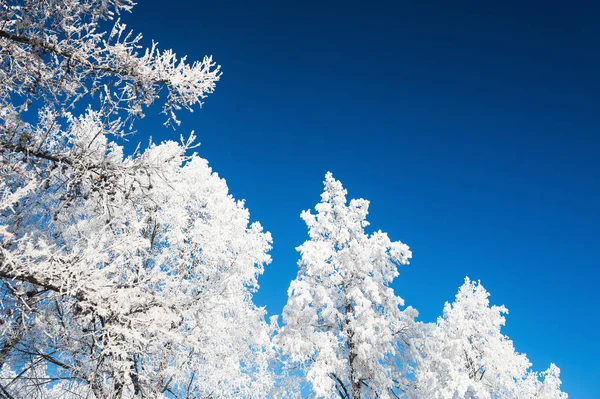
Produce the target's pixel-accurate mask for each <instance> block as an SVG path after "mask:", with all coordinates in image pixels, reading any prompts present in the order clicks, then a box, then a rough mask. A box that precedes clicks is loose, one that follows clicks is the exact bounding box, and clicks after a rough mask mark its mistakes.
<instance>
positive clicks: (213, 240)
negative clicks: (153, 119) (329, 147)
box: [0, 0, 273, 399]
mask: <svg viewBox="0 0 600 399" xmlns="http://www.w3.org/2000/svg"><path fill="white" fill-rule="evenodd" d="M132 5H133V3H132V2H131V1H130V0H119V1H117V0H47V1H38V0H17V1H11V2H2V3H1V4H0V15H1V17H2V18H1V20H0V176H1V179H0V294H1V295H2V301H1V304H0V305H1V306H0V368H1V372H0V396H5V397H9V398H11V397H12V398H32V397H36V395H37V397H58V396H60V394H59V392H60V391H62V390H64V391H65V392H63V396H60V397H67V393H66V391H69V392H70V391H73V392H74V393H73V392H72V393H73V395H81V396H83V397H89V398H93V397H96V398H98V399H99V398H117V397H119V398H126V397H151V398H155V397H178V398H199V397H203V398H205V397H213V398H217V397H218V398H239V397H244V398H254V397H264V396H265V395H266V394H267V392H268V391H269V389H270V387H271V385H272V383H273V381H272V377H271V373H270V372H269V370H268V360H269V356H270V354H271V350H270V330H269V326H268V325H267V323H266V322H265V320H264V310H263V309H261V308H257V307H256V306H255V305H254V304H253V302H252V292H253V291H254V290H255V289H256V288H257V281H256V280H257V277H258V275H259V274H260V273H262V271H263V266H264V264H265V263H267V262H269V260H270V258H269V255H268V254H267V251H268V250H269V248H270V242H271V239H270V235H269V234H268V233H265V232H263V231H262V228H261V226H260V225H259V224H258V223H253V224H250V223H249V214H248V211H247V210H246V209H245V208H244V204H243V202H239V201H236V200H235V199H234V198H232V196H231V195H230V194H229V193H228V189H227V185H226V183H225V181H224V180H222V179H221V178H219V177H218V176H217V175H216V174H215V173H214V172H212V170H211V169H210V168H209V167H208V164H207V162H206V161H205V160H203V159H201V158H200V157H198V156H197V155H194V154H190V150H192V148H193V147H194V145H193V135H192V137H191V138H190V139H189V140H183V139H181V142H180V143H176V142H173V141H169V142H165V143H162V144H153V143H150V144H149V145H148V146H147V149H145V150H143V151H142V150H138V151H135V152H134V153H132V154H130V155H125V154H124V152H125V151H124V149H123V147H122V146H121V145H120V144H121V143H120V142H119V140H120V138H121V137H123V136H126V135H128V134H130V132H131V123H133V122H134V121H135V119H136V118H139V117H142V116H143V109H144V108H145V107H148V106H150V105H152V103H153V102H154V101H155V100H156V99H157V98H158V95H159V93H160V94H162V95H164V96H165V97H166V101H165V103H164V105H163V112H164V113H165V114H166V116H167V122H169V123H175V124H177V119H176V116H175V111H177V110H179V109H181V108H186V109H191V107H192V106H194V105H197V104H200V101H201V100H202V99H203V98H204V97H205V96H206V95H207V94H209V93H211V92H212V91H213V89H214V87H215V82H216V81H217V80H218V78H219V75H220V72H219V68H218V67H216V66H215V65H214V64H213V63H212V61H211V59H210V58H208V57H207V58H205V59H204V61H202V62H199V63H193V64H191V65H190V64H187V63H185V62H184V59H177V58H176V57H175V55H174V54H173V53H172V52H171V51H168V50H167V51H159V50H158V49H157V47H156V46H155V45H153V46H152V48H151V49H148V50H144V49H143V48H141V46H140V40H141V37H140V36H135V35H132V34H131V33H128V32H126V30H125V26H124V25H123V24H121V23H120V22H119V21H114V20H113V18H114V17H115V15H116V14H118V13H120V12H123V11H129V10H130V9H131V7H132ZM111 23H112V24H113V28H112V30H111V31H110V32H109V33H105V32H103V31H102V27H103V26H109V25H110V24H111ZM83 104H86V106H85V107H84V105H83ZM31 113H34V115H36V114H37V117H32V115H31ZM57 395H58V396H57Z"/></svg>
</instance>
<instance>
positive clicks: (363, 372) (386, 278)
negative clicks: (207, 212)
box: [278, 173, 416, 399]
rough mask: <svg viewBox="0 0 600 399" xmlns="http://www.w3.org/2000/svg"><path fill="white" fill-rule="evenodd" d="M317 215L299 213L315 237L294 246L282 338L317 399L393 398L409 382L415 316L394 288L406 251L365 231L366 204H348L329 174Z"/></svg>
mask: <svg viewBox="0 0 600 399" xmlns="http://www.w3.org/2000/svg"><path fill="white" fill-rule="evenodd" d="M324 184H325V190H324V192H323V194H321V202H320V203H319V204H317V206H316V207H315V210H316V214H313V213H311V212H310V211H305V212H302V215H301V217H302V219H303V220H304V221H305V223H306V225H307V226H308V232H309V237H310V239H309V240H308V241H306V242H305V243H304V244H302V245H301V246H300V247H298V248H297V250H298V252H299V253H300V260H299V262H298V266H299V271H298V276H297V277H296V279H295V280H294V281H293V282H292V283H291V284H290V287H289V290H288V302H287V304H286V306H285V308H284V310H283V328H282V330H281V332H280V334H279V337H278V340H279V344H280V347H281V350H282V352H283V353H284V354H285V355H286V356H287V357H288V360H289V366H288V367H294V366H296V367H299V368H300V369H301V370H302V371H303V372H304V375H305V378H306V380H307V381H308V383H309V389H310V391H311V395H312V396H313V397H320V398H321V397H322V398H333V397H339V398H343V399H359V398H367V397H372V398H375V397H378V398H391V397H395V396H396V395H398V394H399V393H400V392H401V391H402V390H403V389H404V388H405V386H406V385H408V384H409V381H408V380H407V374H408V373H409V372H410V364H411V363H410V348H409V346H408V345H407V342H406V339H407V337H408V335H409V332H410V329H411V326H412V325H413V321H414V317H415V316H416V311H415V310H414V309H412V308H410V307H409V308H407V309H405V310H401V306H403V305H404V301H403V300H402V298H400V297H399V296H397V295H395V293H394V290H393V289H392V288H391V287H390V283H391V282H392V280H393V279H394V278H395V277H397V276H398V265H404V264H407V263H408V260H409V259H410V257H411V252H410V250H409V247H408V246H407V245H405V244H403V243H401V242H399V241H391V240H390V238H389V237H388V236H387V234H386V233H383V232H381V231H377V232H374V233H372V234H368V233H366V232H365V228H366V227H367V226H368V224H369V223H368V222H367V220H366V217H367V214H368V206H369V202H368V201H366V200H364V199H353V200H351V201H350V202H349V203H347V201H346V194H347V193H346V190H345V189H344V188H343V187H342V184H341V183H340V182H339V181H337V180H335V179H334V178H333V176H332V175H331V173H327V175H326V176H325V182H324Z"/></svg>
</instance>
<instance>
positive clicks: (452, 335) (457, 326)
mask: <svg viewBox="0 0 600 399" xmlns="http://www.w3.org/2000/svg"><path fill="white" fill-rule="evenodd" d="M488 297H489V293H488V292H487V291H486V290H485V289H484V288H483V286H481V284H479V283H477V282H473V281H471V280H469V278H466V279H465V282H464V284H463V285H462V286H461V287H460V289H459V290H458V293H457V294H456V299H455V300H454V302H453V303H446V305H445V306H444V313H443V315H442V317H440V318H439V319H438V321H437V323H435V324H425V325H423V326H422V327H423V333H424V335H423V337H422V338H421V339H415V340H414V341H413V342H414V343H415V344H416V345H417V346H418V347H419V350H420V352H421V356H420V357H419V358H418V362H417V369H416V375H415V380H414V387H413V388H414V390H413V391H412V397H414V398H431V399H496V398H504V399H565V398H567V395H566V394H565V393H563V392H561V391H560V385H561V382H560V379H559V375H560V370H559V369H558V367H556V366H555V365H551V366H550V368H549V369H548V370H547V371H545V372H543V373H541V377H543V379H542V380H540V379H539V377H540V375H538V374H537V373H535V372H533V371H531V370H530V366H531V363H530V362H529V360H528V359H527V356H526V355H525V354H520V353H517V352H516V351H515V349H514V346H513V343H512V341H511V340H510V339H509V338H508V337H507V336H506V335H504V334H502V332H501V328H502V326H503V325H504V324H505V322H506V320H505V317H504V314H506V313H508V310H507V309H506V308H505V307H504V306H490V303H489V299H488Z"/></svg>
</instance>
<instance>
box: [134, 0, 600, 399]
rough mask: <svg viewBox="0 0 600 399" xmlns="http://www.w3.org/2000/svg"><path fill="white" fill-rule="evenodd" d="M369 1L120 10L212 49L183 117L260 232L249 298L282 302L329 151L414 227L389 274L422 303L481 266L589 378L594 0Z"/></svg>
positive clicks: (594, 244)
mask: <svg viewBox="0 0 600 399" xmlns="http://www.w3.org/2000/svg"><path fill="white" fill-rule="evenodd" d="M373 3H374V4H369V3H367V2H354V1H345V2H338V1H327V2H322V1H320V2H319V1H312V0H311V1H304V2H302V3H300V2H281V1H279V2H275V1H266V2H264V1H263V2H261V1H259V2H242V1H225V2H218V1H211V2H208V1H207V2H204V1H197V2H189V1H183V0H170V1H169V2H164V1H158V0H146V1H140V4H139V5H138V6H137V7H136V9H135V10H134V13H133V14H132V15H128V16H124V18H123V19H124V21H125V22H127V23H128V24H129V26H130V27H131V28H133V29H135V30H136V31H141V32H143V33H144V35H145V38H146V39H148V40H150V39H155V40H157V41H158V42H159V43H160V45H161V47H162V48H173V49H174V50H175V51H176V52H177V53H178V54H180V55H184V54H187V55H188V56H189V57H190V59H198V58H201V57H202V56H203V55H204V54H212V55H213V56H214V57H215V60H216V61H217V62H218V63H219V64H221V65H222V67H223V72H224V74H223V77H222V80H221V82H219V84H218V86H217V91H216V92H215V94H213V95H211V96H210V97H209V98H208V99H207V101H206V104H205V106H204V108H203V109H202V110H201V111H197V112H194V113H193V114H190V115H183V118H182V119H183V125H182V128H181V129H180V132H181V133H184V134H185V133H187V132H188V131H189V130H192V129H194V130H196V133H197V134H198V136H199V140H200V141H201V142H202V146H201V147H200V149H199V153H200V155H202V156H203V157H205V158H207V159H208V160H209V161H210V163H211V165H212V166H213V167H214V169H215V170H216V171H217V172H218V173H219V174H220V175H221V176H223V177H225V178H226V179H227V182H228V184H229V187H230V189H231V191H232V193H233V195H234V196H235V197H236V198H245V199H246V201H247V202H246V203H247V206H248V208H249V209H250V212H251V215H252V218H253V219H254V220H259V221H260V222H261V223H262V224H263V225H264V226H265V228H266V229H267V230H269V231H271V233H272V234H273V238H274V248H273V250H272V252H271V254H272V256H273V263H272V264H271V265H270V266H269V267H268V268H267V270H266V272H265V274H264V276H263V277H262V278H261V279H260V283H261V289H260V291H259V292H258V293H257V295H256V302H257V303H258V304H260V305H266V306H267V308H268V310H269V312H270V313H271V314H279V313H280V312H281V309H282V307H283V305H284V304H285V301H286V297H287V296H286V290H287V287H288V284H289V282H290V281H291V280H292V279H293V278H294V277H295V275H296V261H297V258H298V257H297V254H296V252H295V249H294V248H295V247H296V246H298V245H300V244H301V243H302V242H303V241H304V240H305V239H306V238H307V230H306V228H305V226H304V225H303V222H302V221H301V220H300V218H299V214H300V211H302V210H303V209H308V208H312V207H313V206H314V205H315V204H316V203H317V202H318V201H319V195H320V193H321V191H322V183H321V182H322V180H323V177H324V175H325V172H326V171H328V170H330V171H332V172H333V174H334V176H335V177H336V178H338V179H340V180H341V181H342V182H343V184H344V185H345V187H346V188H347V189H348V191H349V197H351V198H358V197H362V198H366V199H369V200H370V201H371V208H370V210H371V212H370V221H371V224H372V226H373V228H375V229H382V230H384V231H387V232H388V233H389V235H390V236H391V238H392V239H396V240H402V241H403V242H405V243H407V244H409V245H410V246H411V248H412V250H413V253H414V258H413V261H412V262H411V265H410V266H407V267H403V268H402V269H401V275H400V277H399V278H398V279H397V281H396V282H395V284H394V288H395V289H396V290H397V293H398V294H399V295H401V296H402V297H403V298H404V299H405V300H406V303H407V304H409V305H412V306H414V307H416V308H417V309H418V310H419V311H420V313H421V316H420V318H421V320H424V321H432V320H434V319H435V318H436V317H437V316H438V315H440V314H441V311H442V307H443V304H444V302H445V301H447V300H452V298H453V296H454V294H455V292H456V290H457V289H458V287H459V285H460V284H461V283H462V281H463V278H464V276H465V275H468V276H469V277H471V278H472V279H476V280H477V279H479V280H481V282H482V284H483V285H484V286H485V287H486V288H487V289H488V290H489V291H490V292H491V293H492V297H491V300H492V302H493V303H496V304H504V305H506V306H507V307H508V308H509V310H510V314H509V315H508V319H507V327H506V329H505V330H504V331H505V333H506V334H508V335H509V336H510V337H511V338H512V339H513V340H514V342H515V346H516V348H517V350H518V351H521V352H526V353H527V355H528V356H529V359H530V360H531V361H532V362H533V364H534V368H535V369H537V370H542V369H545V368H546V367H547V366H548V364H549V363H550V362H551V361H552V362H555V363H556V364H557V365H558V366H559V367H560V368H561V370H562V379H563V388H564V390H565V391H567V392H568V393H569V394H570V397H572V398H578V399H592V398H598V397H600V380H598V378H597V372H598V359H599V358H600V344H599V337H600V335H599V332H598V331H599V330H600V319H599V318H598V309H599V308H600V300H599V296H598V294H597V292H598V289H597V287H598V282H599V280H600V279H599V274H598V269H597V265H598V255H597V253H598V250H599V249H600V245H599V244H598V239H599V238H600V233H599V229H600V227H599V226H600V210H599V205H600V183H599V182H600V112H599V106H600V97H599V93H600V78H599V75H598V71H600V53H599V51H598V50H599V49H600V24H598V22H597V21H598V15H599V13H600V6H599V5H598V4H597V3H596V4H594V3H593V2H591V1H590V2H587V3H585V2H578V1H573V2H568V3H565V2H561V3H558V2H556V3H554V2H541V1H536V2H532V1H519V2H512V1H508V2H493V3H492V2H481V1H480V2H475V1H470V2H452V3H454V4H452V5H450V4H449V3H450V2H445V1H441V0H440V1H426V2H417V1H414V2H404V1H399V2H391V1H385V2H384V1H376V2H373ZM138 127H139V128H140V135H139V136H138V138H139V139H140V140H146V138H147V136H149V135H152V136H153V137H154V139H155V140H158V141H160V140H162V139H165V138H169V137H171V138H176V137H177V134H174V133H173V132H172V131H170V130H167V129H163V128H161V127H159V126H158V125H156V119H155V118H153V117H149V118H147V120H146V121H144V122H143V123H140V124H139V125H138Z"/></svg>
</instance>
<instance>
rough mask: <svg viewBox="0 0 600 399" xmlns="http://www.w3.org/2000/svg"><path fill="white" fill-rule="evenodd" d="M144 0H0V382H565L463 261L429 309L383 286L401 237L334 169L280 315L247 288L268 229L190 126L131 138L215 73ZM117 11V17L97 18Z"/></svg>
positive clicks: (375, 385)
mask: <svg viewBox="0 0 600 399" xmlns="http://www.w3.org/2000/svg"><path fill="white" fill-rule="evenodd" d="M132 7H133V2H132V1H131V0H44V1H39V0H16V1H9V2H6V1H2V2H1V3H0V16H1V19H0V174H1V179H0V295H1V302H0V398H9V399H10V398H96V399H100V398H180V399H183V398H188V399H191V398H277V397H280V398H288V397H315V398H316V397H319V398H341V399H358V398H382V399H383V398H440V399H441V398H447V399H459V398H460V399H466V398H479V399H488V398H489V399H492V398H515V399H529V398H539V399H559V398H566V397H567V395H566V394H564V393H562V392H561V391H560V379H559V370H558V368H557V367H555V366H554V365H551V366H550V368H549V369H548V370H547V371H545V372H543V373H540V374H538V373H535V372H533V371H531V370H530V363H529V362H528V360H527V358H526V357H525V355H523V354H519V353H517V352H515V350H514V348H513V346H512V342H511V341H510V340H509V339H508V338H507V337H506V336H505V335H503V334H502V332H501V327H502V326H503V325H504V321H505V320H504V316H503V314H504V313H506V309H505V308H504V307H497V306H491V307H490V305H489V302H488V293H487V292H486V291H485V290H484V289H483V287H482V286H481V285H479V284H478V283H474V282H471V281H470V280H468V279H466V280H465V283H464V285H463V286H462V287H461V288H460V289H459V291H458V294H457V296H456V300H455V301H454V302H453V303H452V304H446V306H445V308H444V312H443V315H442V317H440V318H439V319H438V321H437V322H436V323H433V324H426V323H425V324H424V323H420V322H417V321H415V318H416V316H417V312H416V311H415V310H414V309H413V308H411V307H404V303H403V300H402V299H401V298H400V297H398V296H397V295H396V294H395V293H394V291H393V290H392V289H391V288H390V283H391V282H392V280H393V279H394V278H396V277H397V276H398V271H397V267H398V266H399V265H402V264H407V263H408V260H409V259H410V257H411V252H410V250H409V248H408V246H407V245H405V244H403V243H401V242H394V241H391V240H390V239H389V238H388V236H387V235H386V234H385V233H383V232H381V231H378V232H375V233H373V234H367V233H365V230H364V229H365V227H366V226H367V225H368V222H367V221H366V216H367V213H368V205H369V203H368V202H367V201H365V200H352V201H350V202H348V201H347V200H346V191H345V190H344V188H343V187H342V185H341V183H340V182H339V181H336V180H335V179H334V178H333V177H332V175H331V174H327V175H326V177H325V189H324V192H323V194H322V196H321V198H322V200H321V202H320V203H319V204H318V205H317V206H316V208H315V212H316V213H314V214H313V213H310V212H303V213H302V218H303V219H304V221H305V222H306V224H307V226H308V231H309V239H308V240H307V241H306V242H305V243H304V244H302V245H301V246H300V247H299V248H298V251H299V253H300V261H299V263H298V265H299V272H298V276H297V278H296V279H295V280H294V281H293V282H292V283H291V285H290V288H289V298H288V303H287V305H286V307H285V309H284V311H283V315H282V320H281V326H280V325H278V323H277V320H276V319H275V318H273V319H271V320H269V321H267V320H265V310H264V309H263V308H259V307H257V306H256V305H255V304H254V303H253V302H252V294H253V292H255V290H256V289H257V287H258V286H257V277H258V276H259V275H260V274H261V273H262V272H263V268H264V265H265V264H267V263H269V261H270V257H269V255H268V251H269V249H270V247H271V237H270V235H269V233H267V232H265V231H263V229H262V227H261V225H260V224H259V223H252V224H250V223H249V214H248V210H247V209H246V208H245V207H244V203H243V202H242V201H236V200H235V199H234V198H233V197H232V196H231V195H230V194H229V193H228V190H227V185H226V183H225V181H224V180H223V179H221V178H219V177H218V176H217V174H216V173H214V172H213V171H212V170H211V169H210V167H209V166H208V163H207V161H206V160H204V159H202V158H200V157H199V156H197V155H196V154H195V153H193V148H194V146H195V145H194V135H193V134H192V135H191V136H190V137H189V138H183V137H181V138H180V140H178V141H167V142H163V143H152V142H150V143H149V144H148V145H147V146H144V148H143V149H138V150H136V151H131V152H129V153H125V150H124V149H123V147H122V144H123V140H124V139H125V138H126V137H127V136H129V135H130V134H132V132H133V131H134V127H133V124H134V122H135V121H136V120H137V119H139V118H141V117H143V113H144V111H145V110H146V109H147V108H148V107H150V106H152V105H153V104H155V103H157V102H159V101H160V98H162V99H163V100H162V101H161V102H160V104H161V105H160V106H161V107H162V112H163V113H164V114H165V119H166V124H168V125H171V126H178V125H179V122H178V120H177V115H176V114H177V112H178V111H180V110H181V109H190V110H191V109H192V107H194V106H197V105H199V104H201V101H202V100H203V99H204V98H205V97H206V96H207V95H208V94H210V93H211V92H212V91H213V90H214V88H215V84H216V82H217V81H218V80H219V77H220V71H219V67H218V66H217V65H215V64H214V63H213V62H212V60H211V58H210V57H206V58H204V60H203V61H202V62H195V63H192V64H189V63H187V62H186V60H185V58H177V57H176V55H175V54H173V52H171V51H169V50H166V51H162V50H160V49H158V47H157V46H155V45H153V46H152V48H150V49H144V48H142V46H141V45H140V40H141V37H140V36H138V35H134V34H133V33H131V32H130V31H128V30H127V29H126V27H125V25H123V24H122V23H121V22H119V20H118V19H117V17H118V15H119V14H120V13H121V12H128V11H130V10H131V8H132ZM105 26H110V27H111V30H110V31H109V32H104V31H103V29H102V27H105Z"/></svg>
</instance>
